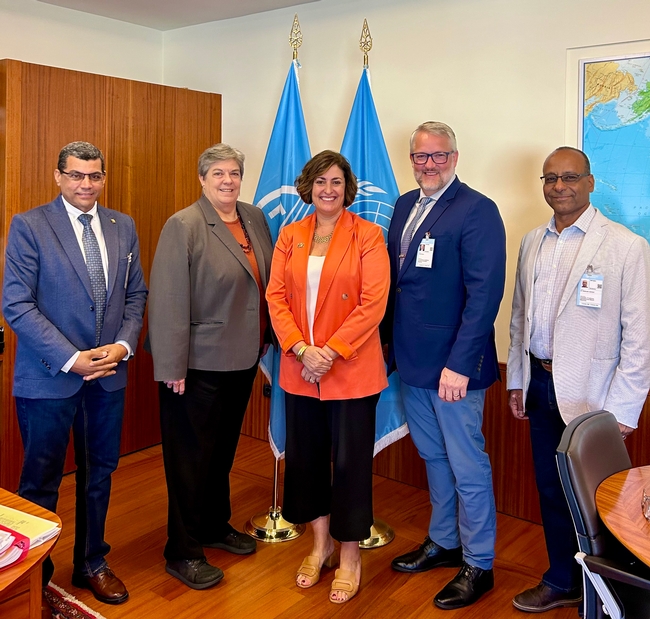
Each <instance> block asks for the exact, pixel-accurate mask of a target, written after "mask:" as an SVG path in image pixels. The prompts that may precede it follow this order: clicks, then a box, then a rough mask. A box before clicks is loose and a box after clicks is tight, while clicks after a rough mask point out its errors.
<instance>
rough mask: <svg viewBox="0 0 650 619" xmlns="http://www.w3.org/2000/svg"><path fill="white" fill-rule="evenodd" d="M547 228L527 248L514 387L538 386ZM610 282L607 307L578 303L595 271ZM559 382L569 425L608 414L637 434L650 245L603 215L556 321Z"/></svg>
mask: <svg viewBox="0 0 650 619" xmlns="http://www.w3.org/2000/svg"><path fill="white" fill-rule="evenodd" d="M545 229H546V226H545V225H544V226H540V227H539V228H536V229H535V230H533V231H532V232H529V233H528V234H527V235H526V236H525V237H524V239H523V240H522V242H521V249H520V251H519V262H518V265H517V276H516V277H517V278H516V282H515V294H514V298H513V301H512V318H511V322H510V350H509V352H508V389H523V390H524V401H525V397H526V391H527V389H528V384H529V382H530V358H529V346H530V330H531V325H532V319H533V308H532V296H533V294H532V293H533V278H534V275H535V262H536V260H537V254H538V252H539V247H540V245H541V242H542V238H543V237H544V231H545ZM590 265H591V267H592V268H593V271H594V273H596V274H599V275H602V276H603V298H602V307H601V308H593V307H580V306H578V305H577V302H576V299H577V290H578V286H579V282H580V278H581V277H582V275H583V274H584V273H585V271H586V270H587V267H588V266H590ZM553 382H554V385H555V393H556V396H557V403H558V407H559V409H560V414H561V415H562V419H564V421H565V422H566V423H569V422H570V421H571V420H572V419H574V418H575V417H577V416H579V415H582V414H583V413H587V412H589V411H597V410H600V409H605V410H608V411H610V412H611V413H613V414H614V415H615V416H616V419H617V420H618V421H619V422H620V423H623V424H625V425H626V426H629V427H631V428H635V427H636V426H637V421H638V419H639V415H640V413H641V409H642V408H643V404H644V403H645V399H646V396H647V394H648V387H650V248H649V247H648V243H647V241H646V240H645V239H644V238H642V237H640V236H638V235H636V234H634V233H633V232H630V230H628V229H627V228H625V227H624V226H622V225H620V224H617V223H615V222H613V221H611V220H609V219H607V218H606V217H605V216H604V215H602V214H601V213H600V211H597V212H596V216H595V217H594V219H593V221H592V222H591V224H590V226H589V229H588V230H587V233H586V234H585V237H584V239H583V241H582V246H581V247H580V251H579V252H578V256H577V257H576V261H575V264H574V265H573V269H572V270H571V273H570V275H569V279H568V282H567V285H566V289H565V290H564V291H563V293H562V300H561V302H560V307H559V310H558V315H557V317H556V318H555V335H554V339H553Z"/></svg>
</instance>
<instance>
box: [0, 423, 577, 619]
mask: <svg viewBox="0 0 650 619" xmlns="http://www.w3.org/2000/svg"><path fill="white" fill-rule="evenodd" d="M272 477H273V456H272V454H271V451H270V449H269V447H268V443H266V442H264V441H260V440H257V439H253V438H249V437H246V436H242V439H241V442H240V446H239V451H238V456H237V460H236V463H235V468H234V471H233V474H232V478H231V479H232V503H233V510H234V514H233V519H232V524H233V525H235V526H236V527H238V528H240V527H242V526H243V524H244V522H246V521H247V520H248V519H249V518H250V516H251V515H253V514H255V513H258V512H261V511H264V510H265V509H267V508H268V506H269V505H270V502H271V492H272ZM73 504H74V478H73V476H68V477H66V478H65V479H64V481H63V485H62V489H61V500H60V503H59V510H58V513H59V515H60V516H61V519H62V520H63V533H62V535H61V539H60V540H59V542H58V544H57V546H56V548H55V550H54V553H53V557H54V561H55V564H56V572H55V574H54V579H53V580H54V582H55V583H56V584H57V585H59V586H60V587H63V588H64V589H66V590H67V591H69V592H70V593H72V594H73V595H75V596H76V597H78V598H79V599H80V600H81V601H82V602H84V603H85V604H87V605H89V606H90V607H91V608H94V609H95V610H97V611H98V612H100V613H102V614H103V615H104V616H105V617H106V618H107V619H121V618H126V617H128V618H135V619H168V618H169V619H171V618H174V619H182V618H197V617H200V618H204V617H205V618H212V617H214V618H215V619H234V618H244V617H255V619H275V618H282V619H294V618H304V617H306V618H309V619H320V618H325V617H337V618H357V617H364V618H381V619H384V618H385V619H390V618H393V617H394V618H398V619H410V618H416V617H417V618H418V619H420V618H423V617H424V618H426V617H434V616H435V617H442V616H447V617H451V618H453V619H479V618H480V619H491V618H494V619H496V618H499V619H507V618H509V617H517V618H518V619H524V618H525V617H526V616H527V615H526V614H524V613H520V612H519V611H517V610H515V609H514V608H513V606H512V604H511V599H512V597H513V596H514V595H515V594H516V593H518V592H519V591H521V590H522V589H525V588H527V587H529V586H533V585H535V584H537V582H538V581H539V579H540V575H541V574H542V572H543V571H544V569H545V567H546V559H545V552H544V546H543V535H542V530H541V527H540V526H538V525H535V524H531V523H529V522H525V521H523V520H518V519H515V518H512V517H508V516H502V515H499V517H498V540H497V559H496V563H495V581H496V585H495V588H494V590H493V591H492V592H490V593H489V594H488V595H485V596H484V597H483V598H482V599H481V600H480V601H479V602H477V603H476V604H474V605H473V606H471V607H469V608H466V609H462V610H458V611H441V610H439V609H437V608H435V607H433V606H432V604H431V600H432V598H433V596H434V595H435V594H436V593H437V592H438V591H439V590H440V589H441V588H442V587H443V586H444V585H445V584H446V582H447V581H448V580H449V579H451V578H452V577H453V576H454V574H455V571H456V570H454V569H447V568H440V569H436V570H432V571H430V572H426V573H424V574H416V575H407V574H400V573H397V572H394V571H393V570H391V569H390V560H391V559H392V558H393V557H394V556H396V555H398V554H402V553H403V552H407V551H409V550H411V549H413V548H414V547H416V546H417V545H418V544H420V543H421V541H422V539H423V537H424V535H425V534H426V527H427V523H428V519H429V502H428V496H427V493H426V492H425V491H423V490H419V489H416V488H413V487H411V486H407V485H404V484H400V483H398V482H395V481H391V480H388V479H385V478H382V477H375V515H376V517H378V518H381V519H383V520H385V521H386V522H388V523H390V525H391V526H392V527H393V529H394V530H395V533H396V537H395V540H394V541H393V542H392V543H391V544H389V545H387V546H385V547H383V548H378V549H374V550H367V551H364V552H363V576H362V584H361V590H360V592H359V594H358V595H357V596H356V597H355V598H354V599H353V600H351V601H350V602H349V603H347V604H343V605H334V604H332V603H330V602H329V601H328V599H327V596H328V592H329V587H330V584H331V580H332V577H333V571H331V570H326V571H324V573H323V578H322V579H321V582H319V583H318V585H316V586H315V587H313V588H311V589H307V590H303V589H299V588H297V587H296V586H295V585H294V584H293V578H294V573H295V570H296V569H297V567H298V565H299V564H300V561H301V560H302V558H303V556H304V555H306V554H308V552H309V550H310V549H311V538H310V534H309V533H306V534H305V535H303V536H302V537H300V538H299V539H297V540H295V541H292V542H285V543H281V544H263V543H259V544H258V550H257V552H256V553H255V554H253V555H250V556H248V557H241V556H236V555H232V554H229V553H226V552H223V551H220V550H211V549H206V550H207V556H208V559H209V560H210V562H212V563H213V564H215V565H218V566H219V567H221V568H222V569H223V570H224V572H225V578H224V580H223V581H222V582H221V583H220V584H219V585H218V586H216V587H215V588H213V589H208V590H205V591H193V590H190V589H188V588H187V587H186V586H184V585H183V584H182V583H180V582H179V581H178V580H176V579H175V578H172V577H171V576H169V575H168V574H167V573H166V572H165V570H164V559H163V557H162V548H163V545H164V543H165V539H166V536H165V524H166V494H165V482H164V477H163V468H162V457H161V450H160V447H152V448H150V449H147V450H145V451H141V452H138V453H135V454H131V455H129V456H125V457H123V458H122V460H121V462H120V466H119V468H118V470H117V472H116V473H115V475H114V478H113V493H112V499H111V508H110V512H109V518H108V527H107V539H108V541H109V542H110V543H111V544H112V547H113V550H112V551H111V553H110V555H109V557H108V558H109V562H110V565H111V567H112V569H113V570H114V571H115V572H116V573H117V574H118V575H119V576H120V578H122V579H123V580H124V581H125V583H126V585H127V587H128V589H129V591H130V594H131V595H130V599H129V600H128V601H127V602H126V603H124V604H121V605H119V606H108V605H105V604H101V603H99V602H97V601H96V600H95V599H94V598H93V597H92V595H91V594H90V593H89V592H87V591H84V590H81V589H77V588H75V587H73V586H72V585H71V584H70V577H71V573H72V566H71V561H72V543H73V530H74V522H73ZM25 616H26V610H25V608H24V604H23V605H19V604H14V605H13V606H12V608H11V609H6V608H3V613H2V617H3V619H22V618H23V617H25ZM528 616H529V615H528ZM577 616H578V614H577V611H576V609H558V610H554V611H550V612H548V613H545V614H544V617H545V619H560V618H562V619H564V618H568V617H571V618H575V617H577Z"/></svg>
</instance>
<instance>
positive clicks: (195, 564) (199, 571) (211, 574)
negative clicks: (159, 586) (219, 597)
mask: <svg viewBox="0 0 650 619" xmlns="http://www.w3.org/2000/svg"><path fill="white" fill-rule="evenodd" d="M165 571H166V572H167V573H168V574H171V575H172V576H174V577H175V578H178V580H180V581H181V582H182V583H184V584H186V585H187V586H188V587H189V588H190V589H207V588H208V587H213V586H214V585H216V584H217V583H218V582H219V581H220V580H221V579H222V578H223V572H222V571H221V570H220V569H219V568H218V567H215V566H214V565H210V564H209V563H208V562H207V561H206V560H205V559H182V560H180V561H167V565H165Z"/></svg>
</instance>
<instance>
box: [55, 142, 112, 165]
mask: <svg viewBox="0 0 650 619" xmlns="http://www.w3.org/2000/svg"><path fill="white" fill-rule="evenodd" d="M68 157H75V158H76V159H81V160H82V161H95V159H99V160H100V161H101V163H102V172H106V168H105V164H104V153H102V151H101V150H99V148H97V147H96V146H93V145H92V144H91V143H90V142H70V144H66V145H65V146H64V147H63V148H62V149H61V152H60V153H59V162H58V164H57V168H58V169H59V172H63V171H64V170H65V167H66V165H67V164H68Z"/></svg>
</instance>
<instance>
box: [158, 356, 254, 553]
mask: <svg viewBox="0 0 650 619" xmlns="http://www.w3.org/2000/svg"><path fill="white" fill-rule="evenodd" d="M256 373H257V363H256V364H255V365H254V366H253V367H252V368H250V369H247V370H241V371H235V372H210V371H204V370H192V369H190V370H188V371H187V377H186V379H185V393H184V395H178V394H176V393H174V392H173V390H172V389H169V388H168V387H166V386H165V384H164V383H160V385H159V394H160V424H161V431H162V445H163V462H164V465H165V477H166V480H167V495H168V498H169V512H168V522H167V536H168V540H167V545H166V546H165V551H164V555H165V558H166V559H167V560H168V561H174V560H180V559H200V558H202V557H204V556H205V554H204V552H203V543H210V542H214V541H216V540H218V539H220V538H221V537H223V536H225V535H227V534H228V533H229V532H230V525H229V524H228V521H229V520H230V516H231V509H230V470H231V469H232V464H233V461H234V459H235V452H236V450H237V443H238V442H239V433H240V431H241V425H242V421H243V419H244V413H245V412H246V406H247V405H248V400H249V398H250V394H251V390H252V388H253V381H254V380H255V374H256Z"/></svg>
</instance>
